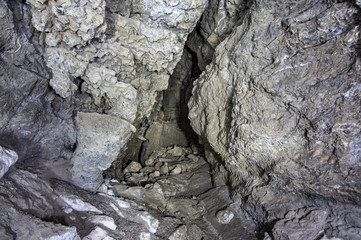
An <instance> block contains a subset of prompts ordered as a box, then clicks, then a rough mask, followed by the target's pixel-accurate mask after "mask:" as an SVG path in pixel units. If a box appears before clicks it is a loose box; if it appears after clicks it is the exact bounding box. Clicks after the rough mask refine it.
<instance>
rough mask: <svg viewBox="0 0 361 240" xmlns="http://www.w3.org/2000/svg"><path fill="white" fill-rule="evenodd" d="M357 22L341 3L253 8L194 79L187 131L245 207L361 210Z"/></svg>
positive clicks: (354, 10)
mask: <svg viewBox="0 0 361 240" xmlns="http://www.w3.org/2000/svg"><path fill="white" fill-rule="evenodd" d="M359 19H360V12H359V8H358V7H356V6H352V4H349V3H348V2H342V3H334V4H326V2H325V1H312V2H309V1H298V2H297V3H291V2H290V1H277V3H276V2H269V1H254V3H253V5H252V6H251V7H250V9H249V10H248V11H247V12H246V16H245V17H244V20H243V22H242V24H240V25H239V26H238V27H237V28H236V29H235V30H234V31H233V32H232V34H230V35H229V37H227V38H226V39H225V40H224V41H223V42H222V43H221V44H220V45H219V46H218V47H217V48H216V52H215V59H214V61H213V62H212V63H211V64H210V65H208V66H207V68H206V71H205V72H203V73H202V75H201V76H200V78H199V79H197V80H196V82H195V87H194V89H193V96H192V98H191V100H190V102H189V108H190V113H189V118H190V120H191V124H192V126H193V129H194V130H195V131H196V132H197V133H198V134H199V135H200V136H201V137H202V139H203V142H204V143H205V145H206V146H209V149H211V150H212V151H214V152H215V153H216V155H219V157H218V159H219V158H221V161H222V164H223V165H224V166H225V168H226V169H227V170H226V171H223V172H219V174H220V175H226V172H228V175H227V176H229V181H230V182H231V183H232V186H233V189H234V190H235V193H238V194H240V197H246V198H247V199H248V203H249V204H256V205H257V203H262V205H263V206H264V207H265V209H266V211H267V212H268V213H270V214H271V215H272V214H275V216H277V215H278V214H279V213H280V212H282V210H281V209H280V208H282V207H280V206H283V207H285V206H292V205H294V204H296V205H297V203H299V202H300V200H301V199H305V195H308V196H314V197H317V196H322V197H325V198H330V199H336V200H339V201H345V202H355V203H356V202H359V201H360V196H361V195H360V194H361V192H360V189H361V186H360V180H361V179H360V174H359V173H360V170H361V169H360V159H361V152H360V146H361V145H360V144H361V135H360V134H361V132H360V123H361V122H360V119H361V118H360V86H361V85H360V84H361V83H360V77H359V76H360V60H359V56H358V55H359V52H358V51H359V49H358V48H357V46H358V42H359V31H360V29H359V27H360V26H359V23H360V20H359ZM209 155H211V153H209ZM213 155H214V154H213ZM214 164H219V162H217V161H216V160H214ZM294 198H297V199H299V200H298V201H297V203H294V202H292V201H291V202H290V199H294ZM301 201H302V200H301ZM253 211H256V210H253Z"/></svg>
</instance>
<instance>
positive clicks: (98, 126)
mask: <svg viewBox="0 0 361 240" xmlns="http://www.w3.org/2000/svg"><path fill="white" fill-rule="evenodd" d="M76 122H77V128H78V136H77V141H78V145H77V149H76V150H75V153H74V157H73V158H72V163H73V168H72V174H73V176H72V179H73V182H74V184H75V185H77V186H80V187H82V188H84V189H87V190H90V191H96V190H97V189H98V188H99V186H100V184H101V183H102V180H103V177H102V171H103V170H105V169H107V168H108V167H110V164H111V163H112V162H113V161H114V160H115V159H116V158H117V156H118V154H119V152H120V150H121V149H122V148H123V147H124V146H125V144H126V143H127V140H128V139H129V138H130V136H131V134H132V133H133V131H134V127H133V126H132V125H131V124H129V123H128V122H127V121H124V120H122V119H120V118H118V117H114V116H109V115H102V114H98V113H83V112H79V113H78V115H77V118H76Z"/></svg>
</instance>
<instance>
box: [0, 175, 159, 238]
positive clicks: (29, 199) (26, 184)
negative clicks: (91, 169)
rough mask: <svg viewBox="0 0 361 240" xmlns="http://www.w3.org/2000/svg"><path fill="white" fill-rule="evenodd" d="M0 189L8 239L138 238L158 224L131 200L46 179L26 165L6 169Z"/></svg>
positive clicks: (2, 223) (0, 220)
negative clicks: (25, 166)
mask: <svg viewBox="0 0 361 240" xmlns="http://www.w3.org/2000/svg"><path fill="white" fill-rule="evenodd" d="M0 193H1V198H0V207H1V212H2V214H1V217H0V226H1V229H2V232H4V236H7V235H9V236H11V238H10V239H14V236H16V239H64V240H70V239H77V240H78V239H80V238H79V236H80V237H82V239H84V238H83V237H86V236H87V237H88V238H89V239H99V238H96V237H95V236H97V235H99V234H100V235H102V236H103V237H108V238H109V239H110V237H112V238H114V239H138V238H139V234H140V232H142V231H143V232H151V233H156V231H157V228H158V224H159V223H158V222H159V220H158V219H157V218H156V217H154V216H153V215H152V214H150V213H149V212H147V210H146V209H145V207H143V206H141V205H138V204H137V203H135V202H133V201H130V200H125V199H121V198H116V197H113V196H109V195H106V194H101V193H99V194H96V195H94V194H91V193H89V192H86V191H83V190H81V189H79V188H75V187H74V186H71V185H69V184H68V183H66V182H61V181H51V182H50V183H49V181H47V180H46V179H42V178H41V177H40V176H39V175H36V174H32V173H30V172H28V171H22V170H16V171H12V172H9V173H8V174H7V175H6V177H4V178H2V179H1V180H0ZM54 223H57V224H54ZM69 226H71V227H69ZM78 235H79V236H78ZM89 235H90V236H89Z"/></svg>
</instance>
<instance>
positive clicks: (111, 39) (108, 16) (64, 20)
mask: <svg viewBox="0 0 361 240" xmlns="http://www.w3.org/2000/svg"><path fill="white" fill-rule="evenodd" d="M27 2H28V4H30V5H31V13H32V24H33V25H34V27H35V28H36V29H37V30H38V31H39V32H42V33H43V34H42V35H43V36H42V37H43V38H44V42H45V59H46V63H47V66H48V67H49V68H50V69H51V70H52V72H53V77H52V79H51V80H50V85H51V86H52V87H53V89H54V90H55V91H56V93H57V94H59V95H60V96H62V97H63V98H68V97H70V96H72V95H74V92H75V90H76V89H77V88H78V87H77V86H76V84H75V83H74V79H75V78H81V79H82V81H83V83H82V85H81V91H82V92H86V93H89V94H91V95H92V98H93V100H94V103H95V104H96V105H99V106H100V105H101V103H102V101H105V104H106V105H107V106H108V108H110V112H111V113H112V114H115V115H119V116H122V115H124V111H129V110H130V109H131V108H132V109H134V110H135V111H136V109H137V103H136V102H134V101H132V99H129V96H127V95H128V94H129V93H127V92H126V91H125V90H124V88H135V89H137V90H138V94H139V95H138V100H139V109H138V113H139V115H140V116H143V115H149V114H150V111H151V108H152V106H153V103H154V101H155V97H156V91H161V90H164V89H166V88H167V85H168V79H169V75H170V74H171V73H172V72H173V69H174V67H175V66H176V64H177V62H178V61H179V60H180V58H181V55H182V50H183V45H184V43H185V40H186V37H187V34H188V33H189V32H191V31H192V29H193V28H194V26H195V24H196V22H197V20H198V19H199V18H200V16H201V13H202V12H203V10H204V9H205V7H206V1H205V0H203V1H155V0H154V1H142V0H134V1H125V2H124V3H121V4H120V3H117V2H116V1H112V0H110V1H107V2H106V1H103V0H94V1H73V0H62V1H46V2H45V1H38V0H29V1H27ZM118 104H126V106H127V107H126V108H124V106H123V107H119V106H117V105H118ZM134 117H135V115H134V114H133V115H131V117H128V118H126V119H128V120H129V121H130V122H132V121H133V120H134Z"/></svg>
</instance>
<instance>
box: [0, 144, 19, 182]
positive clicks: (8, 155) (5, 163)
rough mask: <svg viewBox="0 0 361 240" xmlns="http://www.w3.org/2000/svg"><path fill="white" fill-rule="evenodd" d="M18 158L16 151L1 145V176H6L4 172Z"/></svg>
mask: <svg viewBox="0 0 361 240" xmlns="http://www.w3.org/2000/svg"><path fill="white" fill-rule="evenodd" d="M17 160H18V155H17V154H16V152H14V151H12V150H10V149H6V148H3V147H2V146H0V178H2V177H3V176H4V174H5V173H6V172H7V171H8V170H9V168H10V167H11V166H12V165H14V163H15V162H16V161H17Z"/></svg>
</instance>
